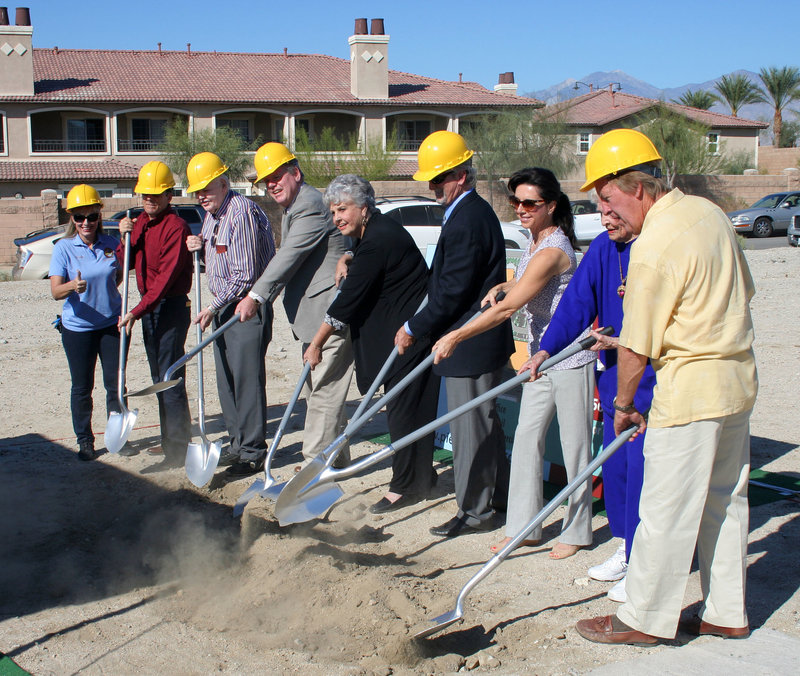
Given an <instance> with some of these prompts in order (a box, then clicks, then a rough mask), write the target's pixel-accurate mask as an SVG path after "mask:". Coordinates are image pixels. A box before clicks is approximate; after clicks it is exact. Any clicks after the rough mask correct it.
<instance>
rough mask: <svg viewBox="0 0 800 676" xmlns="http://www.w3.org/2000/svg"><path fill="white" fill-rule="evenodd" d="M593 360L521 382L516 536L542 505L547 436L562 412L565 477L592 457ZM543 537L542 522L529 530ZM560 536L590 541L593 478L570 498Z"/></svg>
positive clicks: (514, 466)
mask: <svg viewBox="0 0 800 676" xmlns="http://www.w3.org/2000/svg"><path fill="white" fill-rule="evenodd" d="M593 402H594V363H593V362H590V363H588V364H585V365H584V366H579V367H577V368H573V369H564V370H562V371H554V370H550V371H548V372H547V373H545V374H544V375H543V376H542V377H541V378H539V380H537V381H535V382H533V383H525V384H524V385H523V386H522V401H521V402H520V407H519V422H518V423H517V431H516V433H515V434H514V447H513V450H512V451H511V483H510V487H509V493H508V516H507V519H506V535H507V536H508V537H511V538H513V537H514V536H515V535H517V533H519V532H520V531H521V530H522V529H523V528H524V527H525V525H527V524H528V523H530V521H531V520H532V519H533V518H534V517H535V516H536V514H537V513H538V512H540V511H541V510H542V506H543V504H542V503H543V484H542V481H543V470H544V452H545V443H544V442H545V436H546V434H547V428H548V427H550V422H551V421H552V419H553V414H557V415H558V429H559V434H560V438H561V450H562V453H563V456H564V467H565V469H566V470H567V478H568V480H570V481H572V478H573V477H574V476H576V475H577V474H578V473H579V472H580V471H581V470H582V469H583V468H584V467H586V465H588V464H589V463H590V462H591V459H592V407H593ZM528 537H529V538H530V539H532V540H539V539H540V538H541V537H542V528H541V526H539V527H538V528H536V529H535V530H534V531H533V532H532V533H531V534H530V535H529V536H528ZM559 541H560V542H563V543H564V544H569V545H588V544H591V542H592V489H591V484H590V482H589V481H587V482H585V483H584V484H583V486H581V487H580V488H578V489H577V490H576V491H575V492H574V493H573V494H572V495H571V496H570V498H569V501H568V503H567V513H566V514H565V515H564V520H563V521H562V524H561V536H560V537H559Z"/></svg>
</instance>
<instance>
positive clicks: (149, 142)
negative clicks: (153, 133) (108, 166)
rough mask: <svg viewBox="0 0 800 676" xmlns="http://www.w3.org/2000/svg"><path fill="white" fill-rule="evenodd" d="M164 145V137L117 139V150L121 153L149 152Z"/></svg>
mask: <svg viewBox="0 0 800 676" xmlns="http://www.w3.org/2000/svg"><path fill="white" fill-rule="evenodd" d="M162 145H164V139H163V138H146V139H145V138H143V139H135V140H131V139H127V138H121V139H117V151H118V152H120V153H126V152H143V153H149V152H153V151H155V150H158V149H159V148H161V146H162Z"/></svg>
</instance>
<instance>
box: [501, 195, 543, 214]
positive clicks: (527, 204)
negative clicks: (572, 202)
mask: <svg viewBox="0 0 800 676" xmlns="http://www.w3.org/2000/svg"><path fill="white" fill-rule="evenodd" d="M546 201H547V200H521V199H519V198H518V197H517V196H516V195H509V196H508V203H509V204H510V205H511V206H512V207H513V208H514V209H517V208H519V207H520V206H522V208H523V209H525V211H533V210H534V209H536V208H538V207H539V205H540V204H544V203H545V202H546Z"/></svg>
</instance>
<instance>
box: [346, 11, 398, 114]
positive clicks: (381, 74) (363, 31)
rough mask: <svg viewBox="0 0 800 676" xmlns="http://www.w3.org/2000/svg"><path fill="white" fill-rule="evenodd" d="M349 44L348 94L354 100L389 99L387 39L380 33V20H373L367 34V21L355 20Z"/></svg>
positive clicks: (386, 36) (381, 22)
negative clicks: (351, 95)
mask: <svg viewBox="0 0 800 676" xmlns="http://www.w3.org/2000/svg"><path fill="white" fill-rule="evenodd" d="M347 42H348V44H349V45H350V92H351V93H352V94H353V96H355V97H356V98H357V99H382V100H386V99H388V98H389V36H388V35H384V33H383V19H373V20H372V34H370V35H367V20H366V19H356V24H355V34H354V35H351V36H350V37H349V38H348V39H347Z"/></svg>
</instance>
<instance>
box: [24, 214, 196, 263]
mask: <svg viewBox="0 0 800 676" xmlns="http://www.w3.org/2000/svg"><path fill="white" fill-rule="evenodd" d="M173 207H174V209H175V210H176V211H177V212H178V215H179V216H180V217H181V218H182V219H183V220H185V221H186V222H187V223H188V225H189V229H190V230H191V231H192V234H193V235H198V234H200V228H201V227H202V225H203V216H204V215H205V210H204V209H203V207H201V206H200V205H199V204H175V205H173ZM126 212H127V210H123V211H118V212H117V213H115V214H114V215H113V216H112V217H111V218H110V219H108V220H107V221H106V220H104V221H103V231H104V232H105V233H106V234H107V235H111V236H112V237H115V238H116V239H119V222H120V220H121V219H122V218H123V217H124V216H125V214H126ZM130 212H131V218H137V217H138V216H139V214H141V213H142V208H141V207H135V208H133V209H131V210H130ZM65 230H66V226H64V225H59V226H58V227H56V228H45V229H43V230H36V231H34V232H30V233H28V234H27V235H25V237H18V238H17V239H15V240H14V244H15V245H16V247H17V260H16V262H15V263H14V267H13V269H12V270H11V276H12V278H13V279H46V278H47V276H48V273H49V271H50V258H51V257H52V255H53V247H54V246H55V244H56V242H57V241H58V240H59V239H61V238H62V237H63V236H64V231H65Z"/></svg>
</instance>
